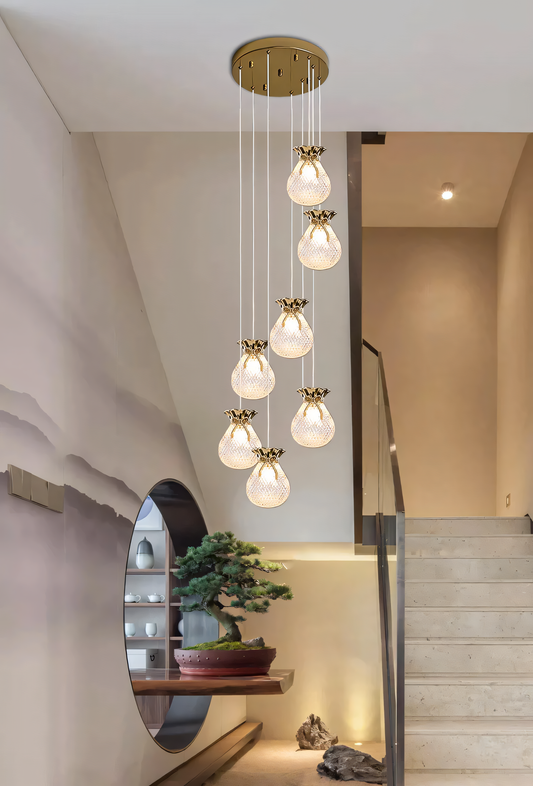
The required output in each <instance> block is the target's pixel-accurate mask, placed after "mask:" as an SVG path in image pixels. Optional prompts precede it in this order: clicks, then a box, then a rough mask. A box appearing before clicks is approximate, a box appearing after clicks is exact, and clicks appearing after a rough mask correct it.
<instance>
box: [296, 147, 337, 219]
mask: <svg viewBox="0 0 533 786" xmlns="http://www.w3.org/2000/svg"><path fill="white" fill-rule="evenodd" d="M325 150H326V148H325V147H319V146H318V145H299V146H298V147H295V148H294V151H295V152H296V153H298V155H299V157H300V158H299V161H298V163H297V164H296V166H295V167H294V169H293V170H292V172H291V174H290V175H289V179H288V181H287V193H288V195H289V196H290V198H291V199H292V201H293V202H296V204H297V205H305V206H306V207H311V206H312V205H320V204H321V203H322V202H325V201H326V199H327V198H328V196H329V195H330V193H331V182H330V179H329V177H328V174H327V172H326V170H325V169H324V167H323V166H322V164H321V163H320V156H321V155H322V153H324V151H325Z"/></svg>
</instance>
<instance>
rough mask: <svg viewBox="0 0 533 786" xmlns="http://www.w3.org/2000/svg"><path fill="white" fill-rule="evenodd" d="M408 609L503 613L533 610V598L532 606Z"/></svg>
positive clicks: (416, 609) (417, 608)
mask: <svg viewBox="0 0 533 786" xmlns="http://www.w3.org/2000/svg"><path fill="white" fill-rule="evenodd" d="M405 610H406V611H454V612H456V611H483V612H494V613H495V614H501V613H502V612H504V613H507V612H526V613H531V612H533V598H532V599H531V606H406V607H405Z"/></svg>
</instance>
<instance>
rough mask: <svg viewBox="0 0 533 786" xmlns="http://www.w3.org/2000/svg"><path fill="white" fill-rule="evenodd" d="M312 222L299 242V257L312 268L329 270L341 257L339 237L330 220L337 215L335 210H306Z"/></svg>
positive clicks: (303, 263)
mask: <svg viewBox="0 0 533 786" xmlns="http://www.w3.org/2000/svg"><path fill="white" fill-rule="evenodd" d="M305 215H306V216H307V217H308V218H309V220H310V222H311V223H310V224H309V226H308V228H307V229H306V231H305V234H304V236H303V237H302V239H301V240H300V242H299V243H298V259H299V260H300V262H301V263H302V265H305V266H306V267H309V268H311V270H327V269H328V268H330V267H333V265H336V264H337V262H338V261H339V259H340V258H341V254H342V249H341V244H340V241H339V238H338V237H337V235H336V234H335V232H334V231H333V229H332V228H331V226H330V224H329V222H330V220H331V219H332V218H333V216H336V215H337V214H336V213H335V211H334V210H306V211H305Z"/></svg>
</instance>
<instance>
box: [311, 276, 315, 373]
mask: <svg viewBox="0 0 533 786" xmlns="http://www.w3.org/2000/svg"><path fill="white" fill-rule="evenodd" d="M312 279H313V284H312V289H311V292H312V295H311V300H312V306H313V348H312V350H311V352H312V355H311V362H312V366H311V386H312V387H314V386H315V344H316V332H315V331H316V306H315V271H314V270H313V276H312Z"/></svg>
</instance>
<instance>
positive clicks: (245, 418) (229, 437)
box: [218, 409, 261, 469]
mask: <svg viewBox="0 0 533 786" xmlns="http://www.w3.org/2000/svg"><path fill="white" fill-rule="evenodd" d="M224 414H225V415H227V416H228V417H229V419H230V420H231V423H230V425H229V426H228V429H227V431H226V433H225V434H224V436H223V437H222V439H221V440H220V442H219V445H218V457H219V459H220V460H221V462H222V463H223V464H225V465H226V467H230V469H250V467H253V466H254V465H255V464H256V463H257V456H256V455H255V453H254V452H253V451H254V448H260V447H261V440H260V439H259V437H258V436H257V434H256V433H255V431H254V427H253V426H252V424H251V422H250V421H251V420H252V418H253V417H255V415H257V412H256V411H255V409H227V410H226V411H225V413H224Z"/></svg>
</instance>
